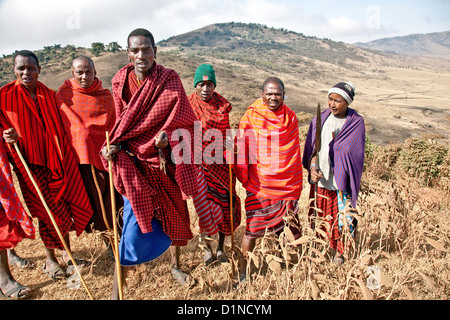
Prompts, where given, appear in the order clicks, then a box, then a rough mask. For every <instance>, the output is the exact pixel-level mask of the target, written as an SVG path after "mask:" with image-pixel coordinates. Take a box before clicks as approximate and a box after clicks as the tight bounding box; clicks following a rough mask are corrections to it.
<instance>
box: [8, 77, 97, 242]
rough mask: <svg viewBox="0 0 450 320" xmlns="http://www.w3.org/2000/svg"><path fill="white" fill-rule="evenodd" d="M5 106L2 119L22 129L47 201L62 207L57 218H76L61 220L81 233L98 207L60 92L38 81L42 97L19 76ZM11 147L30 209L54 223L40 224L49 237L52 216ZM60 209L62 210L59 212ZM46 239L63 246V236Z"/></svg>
mask: <svg viewBox="0 0 450 320" xmlns="http://www.w3.org/2000/svg"><path fill="white" fill-rule="evenodd" d="M0 108H1V112H2V114H3V117H2V119H0V121H1V126H2V127H3V128H11V127H14V128H15V129H16V131H17V132H18V134H19V137H20V138H19V142H18V144H19V147H20V150H21V153H22V155H23V156H24V158H25V159H26V160H27V162H28V166H29V168H30V170H31V171H32V172H33V175H34V178H35V180H37V182H38V185H39V187H40V190H41V191H42V192H43V193H44V192H45V193H46V194H47V197H46V198H45V200H46V202H47V204H48V205H49V207H50V208H56V207H58V208H59V206H61V207H62V208H59V210H55V211H58V212H53V214H54V215H55V219H56V220H57V222H58V221H69V222H70V223H68V224H65V225H64V226H60V225H59V224H58V226H59V227H60V229H61V232H62V233H63V234H65V233H67V232H68V231H69V229H70V228H71V227H72V226H74V227H75V230H76V231H77V234H78V235H80V234H81V233H82V232H83V231H84V229H85V228H86V225H87V224H88V222H89V220H90V218H91V216H92V214H93V212H92V208H91V205H90V202H89V198H88V195H87V192H86V189H85V187H84V184H83V180H82V178H81V175H80V172H79V170H78V166H77V163H76V158H75V154H74V151H73V149H72V147H71V145H70V143H69V140H68V138H67V135H66V133H65V130H64V128H63V126H62V123H61V117H60V115H59V111H58V108H57V106H56V100H55V92H54V91H53V90H51V89H49V88H47V87H46V86H45V85H43V84H42V83H40V82H38V83H37V87H36V99H35V100H33V99H32V98H31V96H30V94H29V93H28V91H26V89H25V88H24V87H23V86H22V85H21V84H20V82H19V81H14V82H11V83H9V84H7V85H5V86H4V87H2V88H1V89H0ZM6 149H7V150H6V151H7V153H9V154H10V159H12V161H13V165H14V169H15V171H16V173H17V176H18V178H19V181H20V182H21V189H22V193H23V194H24V198H25V202H26V204H27V207H28V209H29V210H30V213H31V214H32V215H33V217H37V218H38V219H39V220H40V223H45V225H46V226H47V227H48V228H44V229H42V228H40V230H39V231H40V234H41V237H42V239H43V240H44V239H45V238H46V237H45V235H44V234H45V233H46V232H51V233H54V232H55V230H54V228H53V225H52V223H51V220H50V219H49V218H48V214H47V211H46V210H45V207H44V206H43V204H42V202H41V200H40V198H39V196H38V194H37V192H36V191H35V189H34V185H33V183H32V182H31V180H30V178H29V177H28V174H27V172H26V169H25V167H24V165H23V164H22V161H21V160H20V158H19V156H18V154H17V152H16V150H15V149H14V148H13V147H12V146H11V145H8V148H6ZM39 183H41V184H39ZM26 195H27V196H26ZM58 214H61V216H57V215H58ZM49 238H54V237H52V236H49ZM44 243H45V242H44ZM45 245H46V246H47V247H48V248H63V246H62V243H61V242H60V241H59V239H56V240H55V242H53V241H51V242H48V243H45Z"/></svg>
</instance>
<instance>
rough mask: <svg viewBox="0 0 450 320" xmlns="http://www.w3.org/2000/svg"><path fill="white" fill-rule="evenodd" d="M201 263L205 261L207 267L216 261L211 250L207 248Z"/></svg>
mask: <svg viewBox="0 0 450 320" xmlns="http://www.w3.org/2000/svg"><path fill="white" fill-rule="evenodd" d="M203 261H205V265H206V266H209V265H211V264H213V263H214V261H216V257H215V256H214V254H213V252H212V250H211V249H210V248H209V247H207V248H206V249H205V251H204V252H203Z"/></svg>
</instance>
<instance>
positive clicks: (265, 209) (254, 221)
mask: <svg viewBox="0 0 450 320" xmlns="http://www.w3.org/2000/svg"><path fill="white" fill-rule="evenodd" d="M245 211H246V214H247V221H246V229H245V234H244V237H245V238H248V239H255V238H260V237H262V236H264V234H265V233H266V232H273V233H276V232H279V231H281V230H282V229H283V228H284V226H285V225H286V221H285V219H286V218H287V217H288V216H295V217H296V216H297V215H298V212H299V207H298V200H275V199H272V198H262V197H259V196H257V195H255V194H253V193H251V192H249V191H247V197H246V199H245ZM298 230H299V229H298ZM297 232H299V231H297Z"/></svg>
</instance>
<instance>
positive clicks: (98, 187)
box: [91, 164, 112, 232]
mask: <svg viewBox="0 0 450 320" xmlns="http://www.w3.org/2000/svg"><path fill="white" fill-rule="evenodd" d="M91 171H92V177H93V178H94V184H95V188H96V189H97V194H98V200H99V201H100V207H101V209H102V216H103V221H104V222H105V226H106V229H108V231H109V232H111V231H112V229H111V227H110V226H109V223H108V218H107V217H106V211H105V205H104V204H103V196H102V192H101V190H100V186H99V185H98V180H97V175H96V172H95V167H94V165H93V164H91Z"/></svg>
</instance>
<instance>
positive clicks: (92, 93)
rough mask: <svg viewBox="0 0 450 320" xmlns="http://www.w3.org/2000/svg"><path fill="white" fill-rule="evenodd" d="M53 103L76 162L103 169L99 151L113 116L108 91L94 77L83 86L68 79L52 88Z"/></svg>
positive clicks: (110, 97) (110, 96)
mask: <svg viewBox="0 0 450 320" xmlns="http://www.w3.org/2000/svg"><path fill="white" fill-rule="evenodd" d="M56 103H57V105H58V107H59V108H60V113H61V119H62V122H63V125H64V127H65V129H66V132H67V135H68V138H69V140H70V142H71V143H72V145H73V147H74V149H75V155H76V156H77V160H78V163H79V164H92V165H94V166H95V167H96V168H97V169H100V170H103V164H102V161H101V159H100V155H99V151H100V149H101V147H102V145H103V143H104V142H105V139H106V137H105V132H106V131H109V130H111V128H112V127H113V125H114V123H115V120H116V115H115V110H114V100H113V97H112V94H111V92H110V91H109V90H108V89H103V86H102V82H101V81H100V80H98V79H97V78H95V80H94V83H93V84H92V85H91V86H90V87H89V88H87V89H85V88H82V87H80V85H79V84H78V83H77V82H76V81H75V80H74V79H68V80H66V81H65V82H64V84H63V85H62V86H61V87H60V88H59V90H58V91H57V92H56Z"/></svg>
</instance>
